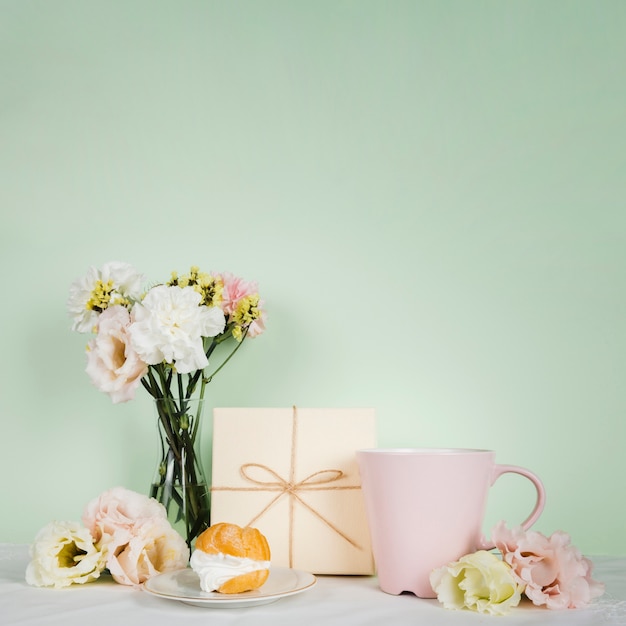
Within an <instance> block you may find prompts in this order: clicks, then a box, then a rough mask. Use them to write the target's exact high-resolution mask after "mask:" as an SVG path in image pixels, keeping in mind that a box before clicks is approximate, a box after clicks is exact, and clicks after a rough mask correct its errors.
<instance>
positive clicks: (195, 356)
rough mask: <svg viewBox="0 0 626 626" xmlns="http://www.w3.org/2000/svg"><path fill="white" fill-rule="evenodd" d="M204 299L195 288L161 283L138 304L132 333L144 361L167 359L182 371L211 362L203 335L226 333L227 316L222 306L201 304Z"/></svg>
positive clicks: (134, 343)
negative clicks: (205, 350) (206, 352)
mask: <svg viewBox="0 0 626 626" xmlns="http://www.w3.org/2000/svg"><path fill="white" fill-rule="evenodd" d="M201 300H202V296H201V295H200V294H199V293H198V292H197V291H196V290H195V289H193V287H184V288H181V287H178V286H166V285H159V286H157V287H153V288H152V289H150V291H148V293H147V294H146V297H145V298H144V299H143V301H142V302H141V304H137V305H135V307H134V309H133V318H134V323H133V324H132V325H131V326H130V328H129V330H128V332H129V333H130V337H131V343H132V346H133V348H134V349H135V351H136V352H137V354H138V355H139V357H140V358H141V360H142V361H143V362H144V363H148V364H149V365H156V364H158V363H162V362H163V361H165V362H166V363H169V364H170V365H174V366H175V367H176V371H177V372H179V373H180V374H188V373H190V372H193V371H195V370H201V369H204V368H205V367H206V366H207V365H208V360H207V357H206V354H205V352H204V346H203V341H202V338H203V337H215V336H216V335H219V334H220V333H221V332H223V330H224V326H225V319H224V313H223V312H222V310H221V309H220V308H219V307H207V306H204V305H200V302H201Z"/></svg>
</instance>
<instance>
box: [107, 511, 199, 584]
mask: <svg viewBox="0 0 626 626" xmlns="http://www.w3.org/2000/svg"><path fill="white" fill-rule="evenodd" d="M109 550H110V548H109ZM188 562H189V547H188V546H187V543H186V542H185V540H184V539H183V538H182V537H181V536H180V535H179V534H178V533H177V532H176V531H175V530H174V529H173V528H172V527H171V526H170V524H169V522H168V521H167V520H166V519H163V518H158V517H157V518H152V519H146V520H143V521H142V522H141V523H139V524H136V525H135V526H134V528H133V532H132V535H131V536H130V537H129V539H128V542H127V543H125V544H124V545H119V546H118V547H117V548H116V549H115V550H114V551H112V553H110V554H109V557H108V558H107V567H108V569H109V571H110V572H111V576H112V577H113V580H115V581H116V582H118V583H120V584H122V585H140V584H141V583H144V582H145V581H146V580H148V579H149V578H150V577H151V576H155V575H156V574H162V573H163V572H170V571H173V570H178V569H184V568H185V567H187V564H188Z"/></svg>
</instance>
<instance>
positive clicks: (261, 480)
mask: <svg viewBox="0 0 626 626" xmlns="http://www.w3.org/2000/svg"><path fill="white" fill-rule="evenodd" d="M297 431H298V415H297V409H296V407H295V406H294V407H293V413H292V429H291V459H290V464H289V477H288V478H283V477H282V476H281V475H280V474H279V473H278V472H276V471H275V470H273V469H272V468H270V467H268V466H267V465H263V464H261V463H244V464H243V465H242V466H241V467H240V468H239V471H240V474H241V476H242V478H244V479H245V480H246V481H248V482H249V483H252V485H253V486H250V487H212V488H211V490H212V491H246V492H250V491H267V492H276V495H275V496H274V497H273V498H272V499H271V500H270V501H269V502H268V504H267V505H266V506H265V507H264V508H263V509H262V510H261V511H260V512H259V513H257V514H256V515H255V516H254V517H253V518H252V519H251V520H250V521H249V522H248V523H247V524H246V526H251V525H252V524H254V523H255V522H256V521H257V520H258V519H259V518H261V517H262V516H263V515H264V514H265V513H266V512H267V511H268V510H269V509H271V508H272V507H273V506H274V505H275V504H276V503H277V502H278V501H279V500H280V499H281V498H282V497H283V496H287V497H288V498H289V567H293V526H294V508H295V504H296V502H299V503H300V504H301V505H302V506H304V507H305V508H306V509H307V510H308V511H310V512H311V513H312V514H313V515H315V516H316V517H317V518H318V519H319V520H321V521H322V522H323V523H324V524H326V526H328V527H329V528H330V529H331V530H332V531H333V532H335V533H336V534H337V535H339V536H340V537H341V538H342V539H344V540H345V541H347V542H348V543H349V544H350V545H351V546H353V547H355V548H356V549H357V550H362V549H363V548H362V546H360V545H359V544H358V543H357V542H356V541H354V539H351V538H350V537H349V536H348V535H346V534H345V533H344V532H342V531H341V530H340V529H339V528H337V526H335V525H334V524H333V523H332V522H331V521H330V520H328V519H327V518H326V517H324V516H323V515H322V514H321V513H320V512H319V511H317V510H316V509H315V508H313V507H312V506H311V505H310V504H308V503H307V502H306V501H305V500H304V499H303V498H302V495H301V494H302V493H303V492H307V491H343V490H355V489H360V488H361V487H360V485H335V484H333V483H335V482H336V481H338V480H340V479H341V478H343V477H344V476H345V474H344V472H342V471H341V470H338V469H323V470H319V471H317V472H314V473H313V474H309V475H308V476H307V477H306V478H303V479H302V480H299V481H296V479H295V476H296V460H297V459H296V441H297ZM255 475H256V476H255Z"/></svg>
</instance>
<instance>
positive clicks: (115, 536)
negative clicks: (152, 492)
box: [82, 487, 167, 547]
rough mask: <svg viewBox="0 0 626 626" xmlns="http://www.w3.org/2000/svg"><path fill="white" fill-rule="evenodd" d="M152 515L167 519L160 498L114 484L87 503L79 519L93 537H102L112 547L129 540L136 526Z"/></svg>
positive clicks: (95, 538)
mask: <svg viewBox="0 0 626 626" xmlns="http://www.w3.org/2000/svg"><path fill="white" fill-rule="evenodd" d="M155 519H161V520H164V521H165V522H167V513H166V511H165V507H164V506H163V505H162V504H161V503H160V502H157V501H156V500H155V499H154V498H149V497H148V496H145V495H143V494H141V493H137V492H136V491H131V490H130V489H126V488H124V487H113V489H109V490H108V491H105V492H104V493H102V494H100V495H99V496H98V497H97V498H94V499H93V500H92V501H91V502H89V504H87V506H86V507H85V510H84V512H83V518H82V521H83V524H84V525H85V526H86V527H87V528H88V529H89V531H90V532H91V535H92V536H93V538H94V541H96V542H98V541H100V540H102V539H104V540H105V542H106V543H107V545H109V546H110V547H112V546H119V545H121V544H126V543H128V541H129V540H130V538H131V537H133V536H134V535H135V534H136V530H135V528H136V527H137V526H140V525H141V524H142V523H143V522H144V521H146V520H155ZM105 535H106V537H105Z"/></svg>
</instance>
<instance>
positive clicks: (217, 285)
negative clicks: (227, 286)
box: [167, 265, 224, 306]
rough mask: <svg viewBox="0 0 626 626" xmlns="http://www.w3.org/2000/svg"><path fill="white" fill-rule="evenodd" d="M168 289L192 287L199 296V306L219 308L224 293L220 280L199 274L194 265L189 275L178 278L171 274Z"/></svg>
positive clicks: (204, 273) (174, 273) (176, 274)
mask: <svg viewBox="0 0 626 626" xmlns="http://www.w3.org/2000/svg"><path fill="white" fill-rule="evenodd" d="M167 284H168V285H169V286H170V287H171V286H175V285H177V286H178V287H193V288H194V289H195V290H196V291H197V292H198V293H199V294H200V295H201V296H202V300H201V302H200V304H201V305H204V306H219V305H220V303H221V302H222V293H223V291H224V283H223V281H222V279H221V278H219V277H217V276H213V275H212V274H207V273H206V272H201V271H200V269H199V268H198V267H197V266H196V265H192V266H191V268H190V270H189V274H183V275H182V276H179V275H178V273H177V272H172V276H171V278H170V281H169V282H168V283H167Z"/></svg>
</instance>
